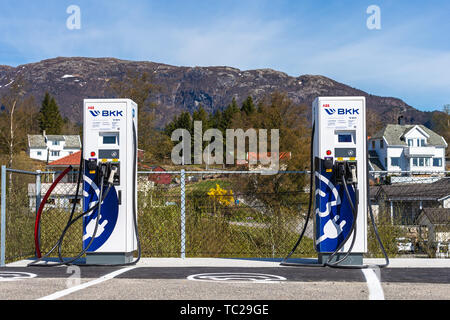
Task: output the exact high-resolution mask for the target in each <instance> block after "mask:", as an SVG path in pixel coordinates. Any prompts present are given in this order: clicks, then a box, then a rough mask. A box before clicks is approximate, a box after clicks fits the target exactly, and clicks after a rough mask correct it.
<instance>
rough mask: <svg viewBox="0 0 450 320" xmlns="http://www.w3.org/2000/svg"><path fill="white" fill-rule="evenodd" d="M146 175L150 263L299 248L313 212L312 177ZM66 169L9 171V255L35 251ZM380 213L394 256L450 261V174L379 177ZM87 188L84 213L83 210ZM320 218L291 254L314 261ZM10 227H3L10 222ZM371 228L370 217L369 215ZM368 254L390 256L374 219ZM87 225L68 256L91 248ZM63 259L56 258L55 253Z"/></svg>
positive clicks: (141, 179) (71, 177)
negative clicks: (85, 241)
mask: <svg viewBox="0 0 450 320" xmlns="http://www.w3.org/2000/svg"><path fill="white" fill-rule="evenodd" d="M159 170H161V171H139V172H138V225H139V235H140V240H141V248H142V255H143V256H144V257H267V258H281V257H284V256H286V255H287V253H289V252H290V250H291V249H292V247H293V245H294V244H295V242H296V241H297V238H298V236H299V234H300V231H301V230H302V228H303V225H304V222H305V217H306V215H307V211H308V201H309V178H310V176H309V172H306V171H285V172H278V173H276V174H270V175H267V174H263V173H264V172H257V171H198V172H197V171H184V170H182V171H164V169H162V168H161V167H159ZM57 176H58V173H53V172H44V173H41V172H24V171H19V170H12V169H7V168H5V167H3V170H2V197H1V201H2V215H1V217H2V232H1V239H2V241H1V245H2V259H3V263H4V262H5V261H6V262H11V261H14V260H17V259H20V258H24V257H31V256H34V254H35V247H34V236H33V235H34V221H35V217H36V211H37V208H38V207H39V204H40V201H41V200H42V199H43V198H44V195H45V194H46V192H47V190H48V188H49V187H50V185H51V183H52V182H53V181H54V179H55V178H56V177H57ZM76 176H77V172H76V171H74V172H71V173H69V174H68V175H67V176H66V177H65V178H64V179H63V180H62V181H61V182H60V183H59V184H58V185H57V187H56V188H55V189H54V190H53V191H52V193H51V195H50V197H49V198H48V199H47V201H46V204H45V210H44V211H43V213H42V216H41V229H40V246H41V252H42V253H46V252H48V250H50V249H51V248H52V246H53V245H54V244H55V243H56V241H57V240H58V239H59V236H60V234H61V232H62V230H63V229H64V227H65V225H66V224H67V221H68V219H69V217H70V214H71V209H72V206H73V205H74V202H75V201H76V200H75V199H76V197H75V195H76ZM370 176H371V179H370V199H371V208H372V209H373V213H374V215H375V217H376V222H377V226H378V230H379V233H380V236H381V239H382V240H383V244H384V245H385V247H386V249H387V252H388V254H389V255H390V256H391V257H392V256H399V255H401V256H407V257H441V258H447V257H449V240H450V173H449V172H446V173H441V174H435V173H426V172H424V173H422V174H411V173H409V172H402V173H396V174H392V173H388V172H380V171H377V172H375V171H374V172H371V173H370ZM81 198H82V190H81V188H80V190H79V193H78V200H77V204H76V213H75V214H79V213H81ZM313 220H314V219H311V220H310V222H311V223H310V224H309V226H308V228H307V230H306V233H305V236H304V238H303V241H302V243H301V245H300V246H299V247H298V248H297V250H296V252H295V254H294V255H293V256H292V257H313V256H316V253H315V250H314V245H313V242H314V240H313V239H314V227H313ZM3 221H4V222H3ZM368 221H369V222H370V220H369V219H368ZM368 230H369V233H368V253H367V254H366V256H367V257H381V256H382V253H381V250H380V248H379V246H378V243H377V241H376V238H375V233H374V230H373V229H372V226H371V224H370V223H369V227H368ZM81 239H82V219H79V221H77V222H76V224H74V225H73V226H72V227H71V228H70V230H69V232H68V233H67V234H66V237H65V238H64V242H63V244H62V246H61V247H62V255H63V256H73V255H75V254H77V253H78V252H80V251H81V249H82V240H81ZM56 254H57V253H56V252H55V255H56Z"/></svg>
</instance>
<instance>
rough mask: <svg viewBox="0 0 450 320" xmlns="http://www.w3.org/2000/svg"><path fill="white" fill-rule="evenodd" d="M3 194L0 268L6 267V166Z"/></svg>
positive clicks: (2, 184)
mask: <svg viewBox="0 0 450 320" xmlns="http://www.w3.org/2000/svg"><path fill="white" fill-rule="evenodd" d="M1 179H2V182H1V188H2V194H1V200H0V201H1V203H2V204H1V214H0V215H1V219H0V220H1V229H0V234H1V236H0V266H2V267H3V266H5V260H6V259H5V256H6V251H5V248H6V166H5V165H2V177H1Z"/></svg>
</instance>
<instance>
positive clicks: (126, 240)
mask: <svg viewBox="0 0 450 320" xmlns="http://www.w3.org/2000/svg"><path fill="white" fill-rule="evenodd" d="M137 116H138V115H137V105H136V103H134V102H133V101H132V100H130V99H85V100H84V107H83V122H84V126H83V155H82V157H83V159H84V175H83V195H84V197H83V209H84V211H87V210H89V209H90V208H92V207H93V206H95V205H96V204H97V203H98V201H101V200H100V199H99V197H100V194H101V192H100V186H101V184H102V183H101V182H102V181H101V179H104V178H103V177H102V175H101V170H103V171H102V172H103V175H105V174H106V175H108V176H110V177H111V178H110V182H112V184H111V185H110V189H109V192H107V195H106V196H105V197H104V199H103V201H102V202H101V207H100V209H101V210H100V216H99V217H97V216H98V209H95V210H93V211H92V212H91V213H90V214H88V215H86V216H85V217H84V220H83V249H86V248H87V251H86V263H87V264H115V263H116V264H119V263H129V262H130V261H132V259H133V251H135V250H136V245H137V243H136V242H137V241H136V235H135V226H134V220H133V219H134V216H133V214H134V213H135V212H134V210H135V208H136V206H137V196H136V195H137V192H136V188H137V170H136V166H137V138H136V137H137ZM111 171H113V173H112V174H110V173H111ZM105 189H106V182H105V183H104V187H103V191H105ZM97 218H98V219H97ZM94 231H96V232H95V235H94ZM93 236H94V237H93Z"/></svg>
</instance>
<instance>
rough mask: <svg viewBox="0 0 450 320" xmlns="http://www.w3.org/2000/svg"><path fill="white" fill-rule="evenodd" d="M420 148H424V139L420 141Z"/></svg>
mask: <svg viewBox="0 0 450 320" xmlns="http://www.w3.org/2000/svg"><path fill="white" fill-rule="evenodd" d="M419 146H420V147H425V139H420V144H419Z"/></svg>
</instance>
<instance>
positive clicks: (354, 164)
mask: <svg viewBox="0 0 450 320" xmlns="http://www.w3.org/2000/svg"><path fill="white" fill-rule="evenodd" d="M313 123H314V126H315V130H314V137H313V139H314V145H313V156H314V168H315V172H314V174H315V219H314V222H315V227H314V230H315V236H314V238H315V248H316V251H317V252H318V254H319V262H326V261H327V259H328V258H329V257H330V255H331V253H333V252H334V251H335V250H336V249H339V245H340V244H341V243H342V242H343V241H344V239H346V237H347V236H348V237H349V238H348V241H346V242H345V245H343V247H342V248H341V249H340V250H339V251H338V252H339V254H337V255H336V259H339V257H340V256H342V255H343V254H344V253H346V252H348V251H349V250H350V249H351V254H349V255H348V258H349V259H346V263H349V264H362V255H363V253H365V252H367V154H366V143H367V136H366V101H365V97H318V98H316V99H315V100H314V102H313ZM343 176H344V178H343ZM343 179H345V182H346V184H343V182H344V181H343ZM345 186H347V190H344V187H345ZM346 191H348V192H349V195H350V198H351V199H349V198H348V196H347V193H346ZM350 201H351V203H350ZM352 204H353V206H354V208H355V209H356V212H357V215H356V221H354V216H355V215H354V213H355V211H352ZM353 223H354V224H355V230H354V231H352V229H351V227H352V224H353ZM350 232H351V234H349V233H350ZM355 232H356V239H354V240H355V241H354V243H353V244H354V245H353V247H352V248H350V246H351V243H352V240H353V237H354V234H355Z"/></svg>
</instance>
